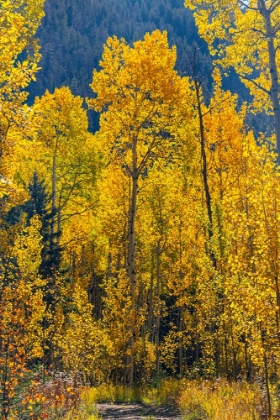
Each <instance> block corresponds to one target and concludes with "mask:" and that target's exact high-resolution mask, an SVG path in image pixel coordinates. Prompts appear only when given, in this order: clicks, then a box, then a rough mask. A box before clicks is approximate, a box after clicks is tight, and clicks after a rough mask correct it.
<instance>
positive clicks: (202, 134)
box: [194, 79, 217, 269]
mask: <svg viewBox="0 0 280 420" xmlns="http://www.w3.org/2000/svg"><path fill="white" fill-rule="evenodd" d="M194 85H195V92H196V99H197V109H198V117H199V131H200V146H201V159H202V177H203V186H204V191H205V201H206V208H207V215H208V236H209V242H210V245H209V255H210V259H211V262H212V265H213V267H214V269H216V268H217V261H216V257H215V255H214V252H213V251H212V249H211V239H212V238H213V213H212V203H211V195H210V189H209V184H208V175H207V158H206V151H205V143H206V141H205V129H204V121H203V113H202V109H201V102H200V86H199V83H198V81H197V80H196V79H195V80H194Z"/></svg>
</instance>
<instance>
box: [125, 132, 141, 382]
mask: <svg viewBox="0 0 280 420" xmlns="http://www.w3.org/2000/svg"><path fill="white" fill-rule="evenodd" d="M131 175H132V191H131V199H130V209H129V222H128V261H127V274H128V278H129V281H130V287H131V326H130V331H129V334H130V337H129V341H128V355H127V365H128V378H127V381H128V384H129V385H133V382H134V357H133V346H134V332H135V311H136V267H135V219H136V210H137V193H138V168H137V137H136V136H134V137H133V142H132V174H131Z"/></svg>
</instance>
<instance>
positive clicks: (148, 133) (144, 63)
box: [88, 31, 192, 384]
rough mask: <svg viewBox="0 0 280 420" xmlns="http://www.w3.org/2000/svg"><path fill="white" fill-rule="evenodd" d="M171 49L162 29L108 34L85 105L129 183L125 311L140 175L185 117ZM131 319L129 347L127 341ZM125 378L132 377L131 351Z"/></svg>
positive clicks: (163, 153)
mask: <svg viewBox="0 0 280 420" xmlns="http://www.w3.org/2000/svg"><path fill="white" fill-rule="evenodd" d="M175 60H176V51H175V48H174V47H173V48H172V49H170V48H169V46H168V41H167V34H166V32H163V33H161V32H160V31H154V32H153V33H152V34H147V35H146V36H145V38H144V40H143V41H137V42H135V43H134V45H133V47H130V46H129V45H128V44H127V43H126V42H125V41H124V40H118V39H117V38H116V37H113V38H109V40H108V41H107V44H106V45H105V48H104V53H103V58H102V61H101V62H100V65H101V70H100V71H99V72H98V71H94V75H93V83H92V85H91V87H92V89H93V90H94V92H96V94H97V97H96V99H91V100H89V101H88V103H89V106H90V107H91V108H93V109H94V110H95V111H98V112H101V119H100V125H101V130H100V138H101V140H102V141H104V149H107V151H108V152H109V151H111V159H112V160H113V161H114V162H119V164H120V165H121V166H122V168H123V170H124V172H125V173H126V174H127V176H128V179H129V182H130V185H131V195H130V205H129V212H128V234H127V241H128V245H127V261H126V269H127V276H128V278H129V281H130V287H131V316H132V319H133V318H134V317H135V311H136V282H137V275H136V245H135V238H136V232H135V221H136V213H137V196H138V192H139V178H140V176H144V177H145V176H147V175H148V172H149V170H150V168H151V167H152V166H153V164H154V162H155V160H157V159H162V158H165V159H168V158H169V156H170V155H171V151H172V149H173V148H174V146H176V131H178V130H179V129H180V127H182V126H183V125H184V124H185V122H186V120H188V119H190V116H191V113H192V111H190V108H189V105H188V104H189V103H190V101H191V100H190V97H191V91H190V88H189V81H188V79H186V78H180V77H179V75H178V74H177V72H176V71H175V70H174V66H175ZM133 323H135V319H134V321H133V322H132V330H131V343H130V345H129V347H130V353H131V352H132V350H131V348H132V347H133V335H134V331H133V329H134V328H133ZM130 356H131V360H130V362H129V364H130V368H131V369H130V373H129V378H128V382H129V383H130V384H132V382H133V376H134V373H133V356H132V355H130Z"/></svg>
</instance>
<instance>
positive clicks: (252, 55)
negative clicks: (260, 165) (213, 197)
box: [185, 0, 280, 164]
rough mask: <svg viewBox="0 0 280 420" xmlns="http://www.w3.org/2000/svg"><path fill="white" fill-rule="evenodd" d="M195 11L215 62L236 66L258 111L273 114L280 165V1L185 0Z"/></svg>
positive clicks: (198, 23)
mask: <svg viewBox="0 0 280 420" xmlns="http://www.w3.org/2000/svg"><path fill="white" fill-rule="evenodd" d="M185 5H186V7H189V8H190V9H192V10H195V14H194V15H195V20H196V23H197V25H198V28H199V33H200V35H201V36H202V37H203V38H204V39H205V40H206V41H207V42H208V45H209V47H210V52H211V54H212V55H214V56H215V57H216V61H217V62H218V63H219V64H221V65H222V66H223V67H225V68H226V69H227V71H229V70H230V69H231V68H234V69H235V71H236V73H237V74H238V75H239V76H240V78H241V80H242V81H243V82H244V84H245V85H246V86H247V87H248V88H249V89H250V92H251V93H252V94H253V96H254V99H255V101H254V103H255V107H256V109H257V110H263V109H266V110H267V112H268V113H272V114H273V116H274V128H275V135H276V151H277V153H278V158H277V159H278V164H280V105H279V76H278V71H279V64H280V52H279V47H280V25H279V15H280V3H279V2H278V1H275V0H268V1H265V0H250V1H243V0H234V1H229V0H226V1H221V0H207V1H206V2H205V1H202V0H185Z"/></svg>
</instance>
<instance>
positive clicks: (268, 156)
mask: <svg viewBox="0 0 280 420" xmlns="http://www.w3.org/2000/svg"><path fill="white" fill-rule="evenodd" d="M220 3H221V2H220V1H218V0H215V1H214V0H213V1H210V0H207V1H206V2H200V1H199V0H197V1H195V0H186V6H190V7H191V8H193V9H195V13H196V14H195V16H196V20H197V24H198V28H199V31H200V33H201V34H202V37H204V38H205V40H206V41H207V42H208V43H209V46H210V51H211V52H212V53H213V54H217V56H216V62H215V66H214V68H213V71H212V74H205V73H203V65H202V64H203V56H202V55H201V53H200V49H199V48H198V47H197V46H195V45H194V46H193V48H192V50H191V51H190V52H189V65H190V67H191V68H192V75H191V76H185V75H181V74H179V72H178V71H177V70H176V69H175V64H176V48H175V46H170V45H169V43H168V34H167V32H166V31H160V30H154V31H153V32H151V33H147V34H146V35H145V36H144V38H143V39H141V40H137V41H135V42H134V43H129V42H127V41H126V40H125V39H122V38H117V37H116V36H113V37H109V38H108V40H107V42H106V44H105V45H104V49H103V55H102V58H101V61H100V65H99V68H98V69H95V70H94V71H93V80H92V83H91V85H90V87H91V89H92V92H93V95H92V97H91V98H82V97H79V96H75V95H74V94H73V93H72V92H71V90H70V88H69V87H67V86H63V87H59V88H56V89H55V90H54V91H53V92H49V91H46V93H45V94H44V95H43V96H42V97H37V98H36V99H35V101H34V103H33V104H32V105H28V104H27V103H26V99H27V93H26V87H27V86H28V85H29V83H30V82H31V80H34V79H35V78H36V73H37V71H39V69H40V68H39V64H38V63H39V60H40V52H39V47H38V41H37V40H36V31H37V29H38V27H39V25H40V21H41V19H42V17H43V13H44V12H43V1H38V0H13V1H10V0H4V1H2V2H1V5H0V224H1V228H0V402H1V404H0V413H1V414H0V418H1V419H19V418H20V419H24V418H25V419H42V418H50V417H48V413H49V409H50V407H51V406H54V407H56V405H58V404H60V403H62V402H63V404H64V405H65V407H66V408H65V409H67V407H68V408H69V407H70V406H74V405H75V404H76V400H75V398H76V391H75V390H76V388H77V387H79V386H81V385H85V384H91V385H93V386H95V385H98V384H102V383H114V384H122V385H126V386H130V387H131V386H134V385H139V386H140V385H143V384H150V383H152V382H153V381H154V380H155V379H156V378H159V377H161V376H167V377H169V376H170V377H178V376H179V377H180V378H188V379H198V378H204V379H214V378H226V379H231V380H233V381H237V380H244V381H250V382H255V381H256V382H258V383H260V384H261V386H262V387H263V389H264V393H265V397H266V401H267V406H268V416H270V417H271V415H272V393H273V390H274V389H275V387H276V386H277V384H278V383H279V381H280V379H279V375H280V172H279V156H278V154H279V141H280V129H279V127H280V122H279V115H278V114H279V109H278V108H279V82H278V76H277V74H278V73H277V72H278V71H279V54H280V52H279V48H278V44H279V36H278V35H279V10H280V6H279V1H276V0H271V1H270V0H267V1H263V0H258V1H255V0H252V1H251V0H250V1H248V2H247V1H246V2H244V3H243V2H242V1H239V0H238V1H237V0H236V1H235V2H228V1H224V2H222V3H223V7H220ZM232 8H233V11H232ZM278 9H279V10H278ZM245 26H246V28H247V29H246V31H247V32H248V33H247V32H246V31H245V29H244V28H245ZM242 31H243V32H244V31H245V32H244V33H245V34H246V37H247V38H246V37H245V35H244V36H243V35H240V32H242ZM269 31H270V32H269ZM250 37H251V38H250ZM217 39H218V40H220V41H219V44H217V43H215V40H217ZM248 39H250V40H251V42H250V43H249V42H247V41H248ZM231 68H234V69H235V71H236V72H237V73H238V74H239V75H240V77H241V79H242V80H243V81H244V83H245V84H246V85H247V86H248V87H249V88H250V89H251V93H252V101H251V102H250V103H249V104H248V103H245V102H244V103H240V101H238V95H237V94H234V93H232V92H230V91H226V90H224V89H223V77H224V75H223V71H224V70H225V71H227V72H228V71H230V69H231ZM209 81H211V82H209ZM207 83H212V87H211V94H210V95H209V94H208V93H206V84H207ZM88 110H94V111H95V112H97V113H99V119H100V120H99V129H98V130H97V131H96V132H95V133H92V132H90V131H89V129H88V115H87V111H88ZM260 110H261V111H262V112H263V113H265V114H267V115H268V117H267V118H268V119H269V118H270V117H269V115H272V116H273V117H274V123H272V129H271V130H267V131H266V132H257V131H256V130H254V129H253V127H252V126H250V123H249V118H248V115H250V113H252V112H255V113H256V112H258V111H260ZM260 118H261V117H260ZM50 384H52V388H51V385H50ZM55 387H56V388H55ZM270 417H268V418H270ZM57 418H59V417H57Z"/></svg>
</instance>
